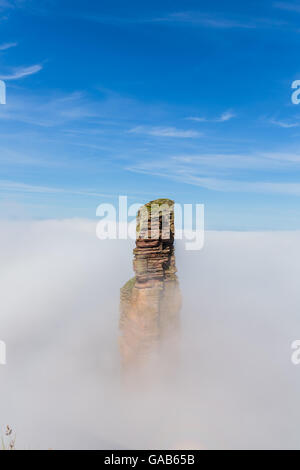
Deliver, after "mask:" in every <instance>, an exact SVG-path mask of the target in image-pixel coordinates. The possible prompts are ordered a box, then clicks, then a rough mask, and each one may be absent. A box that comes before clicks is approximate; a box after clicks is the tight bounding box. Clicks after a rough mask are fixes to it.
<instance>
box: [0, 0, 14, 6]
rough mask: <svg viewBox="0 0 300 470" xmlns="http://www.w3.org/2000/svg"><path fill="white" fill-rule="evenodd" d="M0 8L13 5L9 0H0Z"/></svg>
mask: <svg viewBox="0 0 300 470" xmlns="http://www.w3.org/2000/svg"><path fill="white" fill-rule="evenodd" d="M0 8H13V5H12V4H11V2H9V1H7V0H0Z"/></svg>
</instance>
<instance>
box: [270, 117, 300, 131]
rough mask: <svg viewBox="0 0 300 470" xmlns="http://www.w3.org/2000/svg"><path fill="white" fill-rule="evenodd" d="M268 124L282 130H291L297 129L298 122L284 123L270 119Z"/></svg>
mask: <svg viewBox="0 0 300 470" xmlns="http://www.w3.org/2000/svg"><path fill="white" fill-rule="evenodd" d="M269 122H270V124H273V125H274V126H277V127H281V128H282V129H292V128H294V127H299V125H300V123H299V122H285V121H278V120H277V119H270V120H269Z"/></svg>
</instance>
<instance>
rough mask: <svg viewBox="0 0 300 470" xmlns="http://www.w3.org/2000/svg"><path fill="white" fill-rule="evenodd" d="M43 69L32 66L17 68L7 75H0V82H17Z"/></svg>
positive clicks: (39, 66) (40, 66)
mask: <svg viewBox="0 0 300 470" xmlns="http://www.w3.org/2000/svg"><path fill="white" fill-rule="evenodd" d="M42 69H43V67H42V65H32V66H31V67H24V68H18V69H16V70H15V71H14V72H12V73H10V74H8V75H0V79H1V80H19V79H21V78H25V77H28V76H30V75H34V74H36V73H38V72H40V71H41V70H42Z"/></svg>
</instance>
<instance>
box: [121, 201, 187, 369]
mask: <svg viewBox="0 0 300 470" xmlns="http://www.w3.org/2000/svg"><path fill="white" fill-rule="evenodd" d="M174 238H175V226H174V201H171V200H170V199H157V200H155V201H151V202H149V203H148V204H146V205H144V206H142V207H141V208H140V210H139V212H138V214H137V239H136V248H135V249H134V250H133V254H134V261H133V269H134V272H135V277H134V278H132V279H131V280H130V281H128V282H127V283H126V284H125V286H124V287H123V288H122V289H121V301H120V310H121V318H120V329H121V338H120V351H121V358H122V363H123V366H124V367H126V368H130V367H132V368H133V369H136V368H139V367H140V366H143V365H144V364H145V362H146V361H147V359H149V358H152V357H157V356H158V357H159V355H160V354H161V351H162V349H163V348H162V345H163V343H165V342H166V341H170V342H171V341H172V339H174V337H176V335H177V332H178V327H179V313H180V308H181V294H180V288H179V282H178V279H177V275H176V272H177V269H176V263H175V251H174Z"/></svg>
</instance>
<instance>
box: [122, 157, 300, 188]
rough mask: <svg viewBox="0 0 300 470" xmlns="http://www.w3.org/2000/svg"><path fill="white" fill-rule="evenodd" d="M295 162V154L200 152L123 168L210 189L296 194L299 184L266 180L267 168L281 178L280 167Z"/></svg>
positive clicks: (298, 161)
mask: <svg viewBox="0 0 300 470" xmlns="http://www.w3.org/2000/svg"><path fill="white" fill-rule="evenodd" d="M299 164H300V154H297V153H295V154H293V153H292V154H288V153H263V152H262V153H257V154H254V155H247V154H245V155H241V154H240V155H239V154H236V155H235V154H211V155H210V154H203V155H191V156H189V155H183V156H177V157H171V158H168V159H165V160H156V161H145V162H141V163H137V164H136V165H132V166H131V167H128V168H127V170H129V171H133V172H135V173H142V174H150V175H152V176H159V177H163V178H168V179H171V180H173V181H177V182H181V183H185V184H190V185H193V186H200V187H202V188H205V189H209V190H213V191H222V192H249V193H252V192H253V193H254V192H256V193H268V194H286V195H294V196H300V183H298V182H290V181H280V180H279V181H278V178H274V180H273V181H270V179H269V171H270V170H272V172H276V173H277V176H278V177H279V178H280V179H281V178H282V171H283V170H286V169H287V168H288V169H292V170H296V169H298V170H299ZM229 170H230V171H229ZM246 170H247V172H246V173H245V171H246ZM257 170H261V171H262V170H265V171H264V172H263V173H261V175H262V176H261V178H260V180H257V179H256V177H255V176H256V175H257ZM241 171H244V173H241ZM250 171H252V174H251V173H250ZM243 174H244V176H243Z"/></svg>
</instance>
